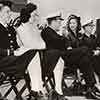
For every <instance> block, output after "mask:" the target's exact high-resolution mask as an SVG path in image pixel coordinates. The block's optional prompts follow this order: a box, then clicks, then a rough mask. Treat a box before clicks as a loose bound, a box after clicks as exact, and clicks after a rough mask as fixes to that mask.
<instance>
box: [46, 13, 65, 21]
mask: <svg viewBox="0 0 100 100" xmlns="http://www.w3.org/2000/svg"><path fill="white" fill-rule="evenodd" d="M55 18H56V19H59V20H64V19H63V18H62V14H61V12H55V13H51V14H49V15H48V16H47V17H46V19H47V20H48V19H55Z"/></svg>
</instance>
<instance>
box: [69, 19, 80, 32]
mask: <svg viewBox="0 0 100 100" xmlns="http://www.w3.org/2000/svg"><path fill="white" fill-rule="evenodd" d="M77 26H78V24H77V20H76V19H71V20H70V22H69V28H70V29H71V31H76V30H77Z"/></svg>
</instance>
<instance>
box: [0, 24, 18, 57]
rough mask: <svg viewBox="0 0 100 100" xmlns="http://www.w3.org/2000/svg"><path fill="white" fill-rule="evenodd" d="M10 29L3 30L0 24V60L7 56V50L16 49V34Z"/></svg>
mask: <svg viewBox="0 0 100 100" xmlns="http://www.w3.org/2000/svg"><path fill="white" fill-rule="evenodd" d="M12 29H13V28H11V27H8V28H5V27H4V26H3V25H2V24H0V58H2V57H4V56H7V49H9V50H15V49H17V48H18V44H17V42H16V34H14V29H13V30H12Z"/></svg>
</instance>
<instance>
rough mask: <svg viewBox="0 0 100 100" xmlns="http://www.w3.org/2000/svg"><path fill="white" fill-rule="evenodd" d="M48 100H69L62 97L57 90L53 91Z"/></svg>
mask: <svg viewBox="0 0 100 100" xmlns="http://www.w3.org/2000/svg"><path fill="white" fill-rule="evenodd" d="M48 100H68V99H67V98H65V97H64V96H63V95H60V94H59V93H57V91H55V90H51V91H50V93H49V96H48Z"/></svg>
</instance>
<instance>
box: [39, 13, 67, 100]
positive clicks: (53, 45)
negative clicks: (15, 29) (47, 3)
mask: <svg viewBox="0 0 100 100" xmlns="http://www.w3.org/2000/svg"><path fill="white" fill-rule="evenodd" d="M62 20H63V19H62V18H61V15H60V14H59V13H54V14H51V15H49V16H48V17H47V21H48V24H49V26H48V27H47V28H45V29H44V30H43V31H42V33H41V36H42V38H43V39H44V41H45V43H46V48H47V49H46V51H45V52H44V61H45V65H44V66H42V69H43V70H42V73H43V74H42V75H43V78H44V77H45V76H47V77H49V76H52V73H53V72H54V77H56V78H57V79H58V80H56V79H55V90H56V92H57V93H56V95H57V96H58V97H60V99H61V98H62V97H63V93H62V89H61V80H62V73H63V67H64V65H63V66H62V65H61V66H59V67H60V68H61V69H60V73H58V74H56V72H57V71H58V72H59V67H58V66H57V70H56V71H54V70H55V69H56V67H55V66H56V64H57V62H58V60H59V58H60V56H61V51H63V50H65V43H66V39H65V38H63V37H62V36H60V35H58V34H57V32H58V31H59V28H60V26H61V21H62ZM46 66H47V67H46ZM59 76H60V77H59ZM63 98H64V97H63ZM53 99H54V96H53V97H52V99H51V100H53ZM57 100H59V99H57Z"/></svg>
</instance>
